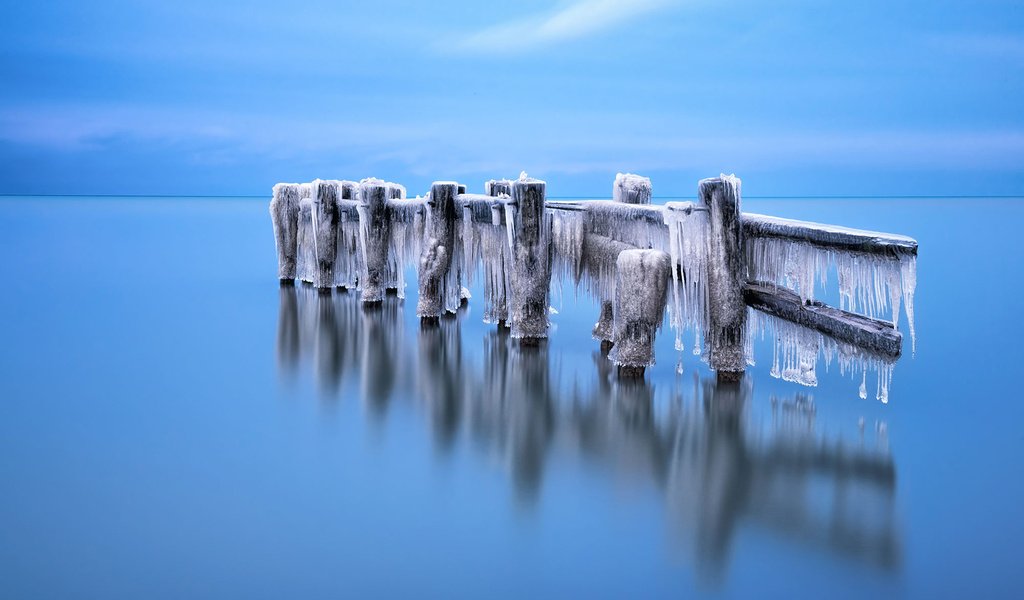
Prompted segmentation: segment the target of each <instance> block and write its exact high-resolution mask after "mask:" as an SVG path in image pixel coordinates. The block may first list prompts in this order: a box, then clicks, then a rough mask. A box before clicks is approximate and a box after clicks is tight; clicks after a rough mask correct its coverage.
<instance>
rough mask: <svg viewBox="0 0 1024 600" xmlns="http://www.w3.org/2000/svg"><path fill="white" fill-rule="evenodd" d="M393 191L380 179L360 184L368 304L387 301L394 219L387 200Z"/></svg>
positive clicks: (362, 285)
mask: <svg viewBox="0 0 1024 600" xmlns="http://www.w3.org/2000/svg"><path fill="white" fill-rule="evenodd" d="M390 190H391V188H390V187H389V186H388V184H386V183H384V182H383V181H379V180H367V181H363V182H362V183H360V184H359V201H360V204H359V237H360V240H361V242H362V247H363V277H362V282H361V286H360V287H362V299H363V302H364V303H380V302H381V301H382V300H384V285H385V280H386V279H387V273H388V245H389V244H390V242H391V219H390V215H389V214H388V203H387V199H388V196H389V192H390Z"/></svg>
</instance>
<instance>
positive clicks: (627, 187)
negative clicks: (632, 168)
mask: <svg viewBox="0 0 1024 600" xmlns="http://www.w3.org/2000/svg"><path fill="white" fill-rule="evenodd" d="M651 191H652V188H651V180H650V179H648V178H647V177H642V176H640V175H634V174H632V173H619V174H618V175H616V176H615V183H614V184H613V185H612V200H614V201H616V202H622V203H625V204H650V203H651Z"/></svg>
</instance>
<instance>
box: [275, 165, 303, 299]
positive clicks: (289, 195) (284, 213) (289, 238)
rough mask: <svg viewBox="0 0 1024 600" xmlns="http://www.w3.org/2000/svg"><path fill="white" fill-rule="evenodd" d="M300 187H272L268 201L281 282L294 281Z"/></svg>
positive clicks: (280, 185) (292, 185) (294, 185)
mask: <svg viewBox="0 0 1024 600" xmlns="http://www.w3.org/2000/svg"><path fill="white" fill-rule="evenodd" d="M301 199H302V185H301V184H298V183H279V184H277V185H275V186H274V196H273V199H272V200H271V201H270V219H271V222H272V224H273V226H274V242H275V244H276V246H277V277H278V279H280V280H281V281H285V280H288V281H292V280H294V279H295V261H296V253H297V252H298V241H299V201H300V200H301Z"/></svg>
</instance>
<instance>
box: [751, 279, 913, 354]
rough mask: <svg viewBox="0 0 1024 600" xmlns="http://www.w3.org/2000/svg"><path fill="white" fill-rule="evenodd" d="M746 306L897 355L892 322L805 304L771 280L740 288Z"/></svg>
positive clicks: (900, 340) (898, 348) (899, 342)
mask: <svg viewBox="0 0 1024 600" xmlns="http://www.w3.org/2000/svg"><path fill="white" fill-rule="evenodd" d="M743 299H744V301H745V302H746V303H747V306H750V307H753V308H756V309H757V310H760V311H762V312H765V313H768V314H770V315H775V316H776V317H779V318H782V319H785V320H787V321H791V322H793V323H796V324H798V325H803V326H804V327H810V328H811V329H814V330H816V331H820V332H821V333H823V334H825V335H828V336H830V337H832V338H835V339H836V340H839V341H841V342H846V343H848V344H852V345H854V346H858V347H860V348H864V349H866V350H868V351H870V352H873V353H875V354H878V355H880V356H883V357H888V358H893V359H896V358H899V356H900V354H901V353H902V351H903V336H902V335H901V334H900V332H899V331H898V330H896V329H894V328H893V326H892V322H890V321H880V320H878V319H872V318H871V317H865V316H863V315H858V314H856V313H851V312H847V311H845V310H840V309H838V308H834V307H831V306H828V305H827V304H822V303H821V302H818V301H816V300H810V301H808V303H807V304H804V303H803V302H802V301H801V300H800V296H798V295H797V294H796V293H795V292H793V291H791V290H788V289H786V288H784V287H778V286H775V285H773V284H771V283H763V282H748V283H747V284H746V285H745V286H744V287H743Z"/></svg>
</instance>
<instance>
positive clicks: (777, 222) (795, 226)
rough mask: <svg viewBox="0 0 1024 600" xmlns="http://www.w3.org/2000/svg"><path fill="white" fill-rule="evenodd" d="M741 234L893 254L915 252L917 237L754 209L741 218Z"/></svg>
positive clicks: (823, 246)
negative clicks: (828, 223)
mask: <svg viewBox="0 0 1024 600" xmlns="http://www.w3.org/2000/svg"><path fill="white" fill-rule="evenodd" d="M740 221H741V223H742V224H743V232H744V235H746V236H748V237H773V238H781V239H786V240H792V241H800V242H806V243H808V244H812V245H815V246H820V247H822V248H832V249H838V250H850V251H856V252H865V253H871V254H884V255H887V256H895V255H900V254H907V255H915V256H916V255H917V240H915V239H914V238H911V237H907V236H905V235H895V234H891V233H880V232H877V231H866V230H863V229H850V228H848V227H839V226H837V225H824V224H821V223H811V222H809V221H796V220H793V219H780V218H778V217H769V216H766V215H759V214H755V213H743V216H742V217H741V218H740Z"/></svg>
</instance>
